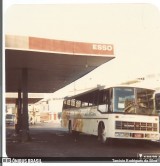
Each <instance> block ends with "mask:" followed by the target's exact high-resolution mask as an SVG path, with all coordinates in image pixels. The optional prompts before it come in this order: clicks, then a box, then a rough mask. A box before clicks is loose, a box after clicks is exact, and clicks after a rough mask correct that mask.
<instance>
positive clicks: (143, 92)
mask: <svg viewBox="0 0 160 166" xmlns="http://www.w3.org/2000/svg"><path fill="white" fill-rule="evenodd" d="M153 93H154V91H153V90H148V89H142V88H137V114H146V115H150V114H155V111H154V108H153Z"/></svg>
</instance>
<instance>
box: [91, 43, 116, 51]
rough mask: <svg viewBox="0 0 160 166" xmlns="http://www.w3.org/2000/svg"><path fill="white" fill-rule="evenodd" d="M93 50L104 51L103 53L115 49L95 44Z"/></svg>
mask: <svg viewBox="0 0 160 166" xmlns="http://www.w3.org/2000/svg"><path fill="white" fill-rule="evenodd" d="M92 48H93V50H103V51H112V50H113V47H112V46H111V45H106V44H93V46H92Z"/></svg>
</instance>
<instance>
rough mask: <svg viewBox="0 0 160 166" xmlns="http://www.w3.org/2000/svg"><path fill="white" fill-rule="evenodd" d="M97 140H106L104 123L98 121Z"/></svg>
mask: <svg viewBox="0 0 160 166" xmlns="http://www.w3.org/2000/svg"><path fill="white" fill-rule="evenodd" d="M98 140H99V141H100V142H101V143H105V142H106V136H105V126H104V123H100V124H99V126H98Z"/></svg>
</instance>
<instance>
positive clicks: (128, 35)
mask: <svg viewBox="0 0 160 166" xmlns="http://www.w3.org/2000/svg"><path fill="white" fill-rule="evenodd" d="M7 2H9V0H8V1H7ZM15 2H16V1H13V4H14V5H12V6H10V7H8V6H9V5H8V3H6V7H5V12H4V32H5V34H10V35H21V36H34V37H42V38H50V39H58V40H71V41H80V42H91V43H92V42H95V43H105V44H107V43H109V44H113V45H114V51H115V59H113V60H111V61H110V62H107V63H106V64H104V65H102V66H100V67H98V68H97V69H96V70H94V71H92V72H91V73H89V74H87V75H86V76H85V77H83V78H81V79H80V80H78V81H76V82H74V83H72V84H71V85H69V86H67V87H65V88H63V90H61V92H58V94H60V96H61V94H62V95H63V94H64V93H65V92H67V91H69V92H71V91H73V90H74V89H77V90H79V91H80V90H82V89H87V88H92V87H95V86H97V84H100V85H104V84H105V85H107V84H111V83H113V82H114V83H121V82H124V81H127V80H131V79H134V78H137V77H143V76H144V75H148V74H153V73H155V74H157V73H160V65H159V62H160V49H159V43H160V12H159V9H158V7H157V6H155V5H153V4H146V3H130V4H125V3H118V4H117V3H113V4H111V3H96V4H94V3H88V4H76V3H74V4H73V3H68V4H66V3H65V4H64V3H62V4H57V3H56V4H54V3H50V2H51V1H48V2H49V3H50V4H47V3H45V4H44V1H39V2H43V3H41V4H39V5H38V4H34V5H33V4H31V1H28V4H27V3H26V1H25V0H24V1H22V2H25V3H26V4H23V5H20V3H15ZM17 2H19V1H17ZM33 2H35V1H32V3H33ZM45 2H46V1H45ZM98 2H100V1H98ZM125 2H126V1H125ZM7 7H8V8H7ZM77 92H78V91H77ZM56 95H57V93H56Z"/></svg>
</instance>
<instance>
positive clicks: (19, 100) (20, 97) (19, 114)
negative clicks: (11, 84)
mask: <svg viewBox="0 0 160 166" xmlns="http://www.w3.org/2000/svg"><path fill="white" fill-rule="evenodd" d="M16 104H17V124H16V126H15V129H16V133H17V134H19V132H20V129H21V121H22V116H21V113H22V96H21V90H20V89H19V90H18V100H17V103H16Z"/></svg>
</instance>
